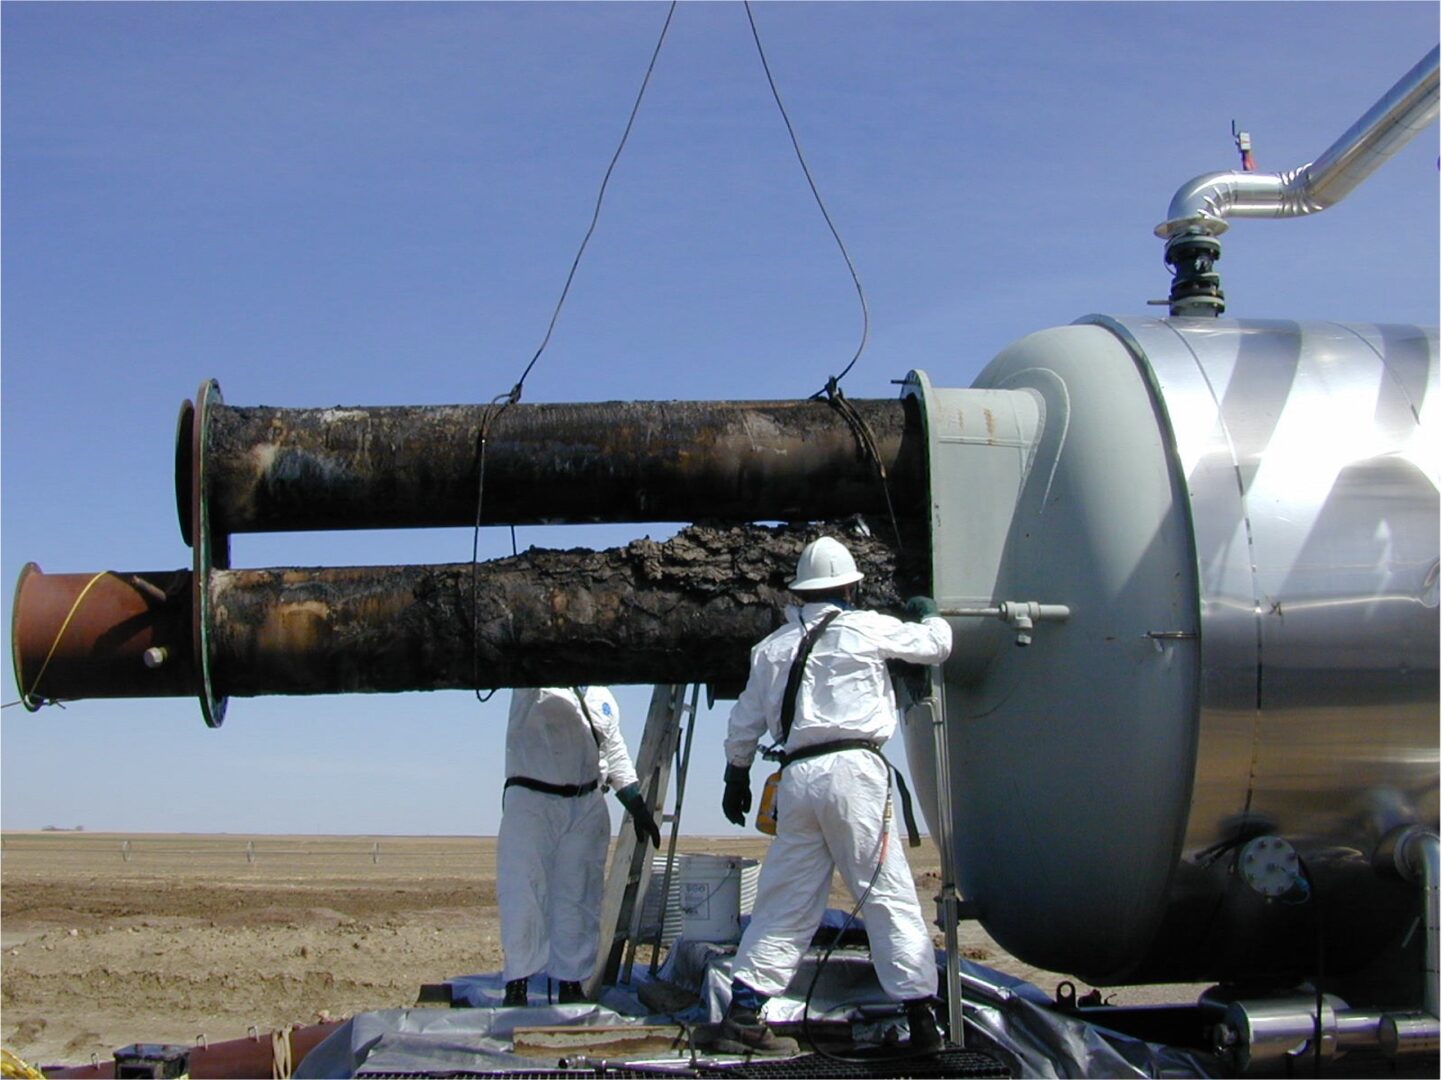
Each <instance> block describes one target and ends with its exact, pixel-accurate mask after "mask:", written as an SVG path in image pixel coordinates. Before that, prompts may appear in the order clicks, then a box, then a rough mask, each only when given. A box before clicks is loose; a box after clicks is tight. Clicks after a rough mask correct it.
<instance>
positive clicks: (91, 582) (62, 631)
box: [20, 570, 110, 710]
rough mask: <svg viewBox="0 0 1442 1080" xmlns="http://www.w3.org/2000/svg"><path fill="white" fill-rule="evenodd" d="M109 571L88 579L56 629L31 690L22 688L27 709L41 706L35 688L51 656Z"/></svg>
mask: <svg viewBox="0 0 1442 1080" xmlns="http://www.w3.org/2000/svg"><path fill="white" fill-rule="evenodd" d="M108 573H110V571H109V570H101V571H100V572H99V573H97V574H96V575H95V576H94V577H93V578H91V579H90V580H89V581H87V582H86V583H85V588H83V589H81V590H80V595H79V596H77V597H76V598H75V602H74V603H73V604H71V605H70V611H69V613H68V614H67V615H66V616H65V621H64V622H62V623H61V624H60V629H59V630H57V631H56V633H55V640H54V641H52V642H51V643H50V651H49V652H48V653H46V654H45V662H44V663H43V664H41V665H40V672H39V674H37V675H36V676H35V681H34V682H33V683H31V684H30V689H29V690H22V691H21V692H20V700H21V701H23V702H25V707H26V708H27V709H32V710H33V709H38V708H39V707H40V706H39V704H32V702H31V699H32V698H33V697H34V696H35V688H36V687H37V686H39V685H40V680H41V678H42V677H43V676H44V675H45V669H46V668H48V667H49V666H50V658H51V657H53V656H54V655H55V650H56V649H57V648H59V647H60V639H61V638H62V637H64V636H65V631H66V630H68V629H69V628H70V620H71V619H73V618H75V613H76V612H77V611H79V610H80V602H81V601H82V600H84V599H85V594H86V593H88V592H89V591H90V589H91V587H92V586H93V585H94V584H95V583H96V582H97V581H99V580H100V579H101V578H103V577H104V576H105V575H106V574H108Z"/></svg>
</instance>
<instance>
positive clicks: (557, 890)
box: [496, 686, 661, 1005]
mask: <svg viewBox="0 0 1442 1080" xmlns="http://www.w3.org/2000/svg"><path fill="white" fill-rule="evenodd" d="M620 720H621V713H620V707H619V706H618V705H617V704H616V699H615V697H614V696H612V694H611V691H610V690H608V689H606V688H605V687H604V686H589V687H586V686H583V687H575V688H565V687H544V688H541V689H527V690H517V691H515V692H514V693H513V694H512V696H511V715H510V720H509V723H508V724H507V727H506V787H505V791H504V792H503V793H502V796H501V797H502V800H503V801H502V807H503V810H502V813H501V834H500V838H499V842H498V844H497V854H496V900H497V902H498V903H499V905H500V908H501V949H502V951H503V952H504V953H505V968H504V977H505V980H506V997H505V1004H507V1005H524V1004H526V986H527V981H528V980H529V979H530V977H531V976H532V975H535V974H536V973H538V972H540V971H545V972H546V973H547V974H548V975H550V977H551V978H553V979H556V980H557V981H558V982H559V983H560V988H559V999H560V1001H561V1002H562V1003H563V1004H564V1003H567V1002H574V1001H583V1000H585V994H584V991H583V989H582V986H581V982H582V980H584V979H586V978H588V977H589V976H590V974H591V969H592V968H593V967H594V966H595V963H596V952H597V949H598V948H599V940H600V929H601V894H602V892H603V890H604V886H605V877H606V849H607V846H608V845H609V843H610V840H611V815H610V813H609V812H608V811H607V809H606V799H605V789H606V786H607V785H608V784H609V785H610V786H611V787H612V788H613V789H615V791H616V795H617V797H618V798H619V799H620V801H621V804H622V805H623V806H624V807H625V808H626V810H627V811H628V812H629V813H630V815H631V821H632V824H633V825H634V826H635V829H636V836H637V839H638V841H639V842H640V843H642V844H644V843H645V842H646V841H647V840H650V841H651V842H652V843H653V844H656V845H659V844H660V842H661V833H660V830H659V829H657V827H656V821H655V819H654V818H653V817H652V816H651V811H650V809H649V808H648V807H647V806H646V803H645V800H644V799H643V798H642V796H641V785H640V784H639V783H638V782H637V780H636V769H635V766H633V765H632V764H631V757H630V755H629V754H627V753H626V744H625V742H624V741H623V740H622V738H621V727H620Z"/></svg>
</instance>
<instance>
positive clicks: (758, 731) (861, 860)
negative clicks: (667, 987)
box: [726, 602, 951, 1001]
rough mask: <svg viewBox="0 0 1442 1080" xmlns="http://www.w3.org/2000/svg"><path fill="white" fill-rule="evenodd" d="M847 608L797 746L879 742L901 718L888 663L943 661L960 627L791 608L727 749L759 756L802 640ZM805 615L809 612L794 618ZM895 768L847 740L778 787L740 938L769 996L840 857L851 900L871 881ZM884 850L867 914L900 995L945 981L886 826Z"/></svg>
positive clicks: (741, 704) (814, 663) (819, 670)
mask: <svg viewBox="0 0 1442 1080" xmlns="http://www.w3.org/2000/svg"><path fill="white" fill-rule="evenodd" d="M833 610H840V612H841V613H840V614H839V615H837V616H836V618H835V619H834V620H833V621H832V623H831V624H830V625H829V626H828V627H827V628H826V630H825V631H824V632H823V633H822V634H821V636H820V638H818V639H817V641H816V644H815V646H814V647H813V648H812V651H811V656H810V659H809V660H808V662H807V664H806V668H805V673H804V675H803V678H802V681H801V686H800V689H799V691H798V693H797V703H796V715H795V719H794V720H793V721H792V727H791V737H790V739H789V740H788V742H787V745H786V747H785V749H786V750H787V751H790V752H795V751H797V750H801V749H804V748H805V747H808V746H817V745H819V744H821V743H825V742H832V741H835V740H838V739H853V738H863V739H867V740H869V741H871V742H873V743H875V744H877V745H878V746H879V745H880V744H881V743H883V742H885V741H886V740H887V739H888V738H890V737H891V733H892V732H893V731H894V730H895V729H896V720H897V707H896V696H895V692H894V691H893V689H892V685H891V678H890V675H889V673H888V672H887V669H886V661H888V660H892V659H896V660H908V661H911V662H913V663H917V664H938V663H941V662H942V661H943V660H945V659H946V658H947V656H949V655H950V653H951V627H950V626H949V625H948V624H947V622H946V620H945V619H942V618H940V617H937V616H932V617H930V618H927V619H925V620H923V621H922V622H920V623H906V622H902V621H901V620H899V619H894V618H892V617H891V616H889V615H882V614H880V613H878V612H872V611H855V610H851V609H849V608H843V607H841V606H840V605H838V604H835V603H831V602H822V603H811V604H807V605H805V606H804V607H803V608H801V609H800V612H799V613H798V612H796V610H795V609H792V610H791V611H789V612H788V613H787V615H788V621H787V624H786V625H785V626H783V627H781V628H780V629H779V630H777V631H775V632H774V633H773V634H771V635H770V636H769V637H767V638H766V639H765V640H763V641H762V642H761V643H760V644H759V645H757V646H756V647H755V648H754V649H752V650H751V675H750V678H749V680H748V681H747V684H746V689H745V691H743V692H742V694H741V697H740V698H739V699H738V700H737V702H736V705H735V707H734V708H732V710H731V717H730V723H729V728H728V733H727V738H726V758H727V760H728V761H729V762H730V763H731V764H732V765H736V766H740V767H743V768H749V767H750V766H751V763H752V760H753V759H754V757H755V754H756V746H757V743H758V742H759V741H760V739H761V737H762V735H763V733H765V732H768V731H769V733H770V735H771V738H772V740H773V741H774V740H777V739H779V738H780V736H781V698H782V694H783V691H784V690H785V688H786V677H787V674H788V672H789V671H790V668H791V662H792V659H793V658H794V657H795V655H796V652H797V649H798V647H799V646H800V644H801V638H802V636H803V635H804V633H805V631H806V629H807V628H809V627H810V626H812V625H813V624H814V623H815V621H816V620H817V619H819V618H821V617H822V616H824V615H825V614H826V613H827V612H828V611H833ZM798 614H799V618H798ZM890 789H891V776H890V772H889V770H888V769H887V766H886V763H885V762H883V761H882V760H881V758H879V757H878V756H877V755H876V754H873V753H871V752H870V751H867V750H844V751H840V752H836V753H827V754H823V755H820V756H818V757H813V758H806V759H804V760H801V761H797V762H794V763H792V764H790V765H788V766H787V767H786V768H785V770H784V771H783V772H782V774H781V784H780V788H779V790H778V792H777V800H776V805H777V828H776V838H775V839H774V840H772V842H771V847H770V850H769V851H768V852H767V853H766V860H765V862H764V864H763V865H762V867H761V876H760V878H759V880H758V882H757V891H756V902H755V907H754V908H753V909H752V912H751V924H750V925H749V926H748V927H747V928H746V933H745V934H744V935H743V936H742V938H741V946H740V949H739V951H738V952H737V955H736V963H735V966H734V967H733V969H732V975H733V977H734V978H736V979H738V980H740V981H741V982H743V983H745V984H746V985H747V986H750V987H752V988H753V989H755V990H758V991H760V992H761V993H762V994H765V995H768V996H774V995H777V994H780V993H782V992H783V991H784V990H785V989H786V986H787V984H788V983H789V982H790V981H791V978H792V976H793V975H794V974H795V973H796V968H797V966H798V964H799V963H800V960H801V956H802V954H803V953H804V952H805V950H806V948H807V946H808V945H809V944H810V942H811V938H812V936H813V935H814V934H815V933H816V929H817V927H818V926H819V925H820V924H821V917H822V915H823V914H824V913H825V910H826V896H827V893H829V892H830V889H831V873H832V870H833V868H834V869H836V870H839V871H840V872H841V877H842V879H843V880H844V881H845V882H846V885H847V888H848V889H850V890H851V895H852V897H853V898H859V897H860V896H861V895H862V893H863V892H865V890H866V886H867V883H868V882H870V881H871V875H872V873H873V872H875V871H876V866H877V859H878V857H879V856H880V855H881V847H882V843H881V837H882V829H883V818H884V816H885V807H886V801H887V797H888V795H889V793H890ZM885 828H886V832H887V840H886V844H885V849H886V850H885V856H884V860H883V862H882V867H881V870H880V872H879V873H878V874H877V876H876V883H875V885H874V886H873V888H872V890H871V895H870V896H869V897H868V898H867V901H866V903H865V904H864V905H862V909H861V910H862V918H863V920H864V921H865V923H866V932H867V936H868V937H869V939H870V942H871V955H872V960H873V963H874V964H875V966H876V974H877V978H878V979H879V980H880V982H881V986H882V989H884V990H885V991H886V993H887V995H888V996H890V997H891V998H892V999H894V1000H897V1001H906V1000H911V999H915V998H922V997H929V996H932V995H934V994H935V993H936V960H935V954H934V951H933V948H932V943H931V932H930V930H929V928H928V927H927V924H926V920H925V919H924V918H923V917H922V913H921V904H920V903H919V902H918V901H917V898H916V886H915V884H914V883H913V881H912V877H911V869H910V867H909V866H908V865H907V862H906V854H905V852H904V851H903V848H902V841H901V839H900V838H899V837H898V834H897V829H896V824H895V820H894V815H893V817H892V819H890V820H888V821H887V824H886V826H885Z"/></svg>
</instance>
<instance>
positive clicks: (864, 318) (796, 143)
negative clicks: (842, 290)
mask: <svg viewBox="0 0 1442 1080" xmlns="http://www.w3.org/2000/svg"><path fill="white" fill-rule="evenodd" d="M743 2H744V6H745V8H746V21H747V22H749V23H750V24H751V37H752V40H754V41H755V42H756V55H757V56H759V57H760V58H761V69H762V70H763V71H764V72H765V73H766V82H767V85H769V86H770V87H771V96H772V98H773V99H775V101H776V108H777V110H778V111H779V112H780V113H781V120H782V122H783V123H785V125H786V134H788V135H790V136H791V147H792V149H794V150H795V151H796V160H797V161H799V162H800V163H801V172H802V174H803V175H805V177H806V183H807V184H808V185H810V187H811V194H812V196H813V197H814V198H815V199H816V206H817V208H818V209H820V211H821V216H822V217H823V218H824V219H825V220H826V227H827V228H828V229H830V230H831V236H832V238H833V239H834V240H835V241H836V246H837V247H838V248H839V249H840V250H841V257H842V258H843V259H845V260H846V269H848V270H849V271H851V281H852V283H853V284H854V285H855V286H856V297H857V299H858V300H860V301H861V341H860V343H859V344H858V345H857V346H856V352H855V353H854V354H853V355H852V357H851V360H850V361H849V362H848V363H847V365H846V367H844V368H842V369H841V374H840V375H834V376H832V378H831V382H833V383H839V382H840V381H841V380H842V379H844V378H846V375H847V373H848V372H849V371H851V369H852V368H853V367H855V366H856V361H857V360H859V359H861V354H862V352H863V351H864V350H865V349H866V341H867V338H868V337H870V334H871V312H870V311H869V310H868V308H867V306H866V293H865V291H864V290H863V289H862V288H861V278H860V276H858V274H857V273H856V266H855V264H854V263H852V261H851V255H850V254H849V253H848V252H847V250H846V244H845V243H843V242H842V239H841V234H840V233H839V232H837V230H836V226H835V225H834V224H833V223H832V221H831V215H830V214H829V213H828V212H827V210H826V203H825V202H823V201H822V198H821V192H820V191H819V190H817V187H816V181H815V180H813V179H812V178H811V169H810V168H809V167H808V166H807V164H806V155H805V154H803V153H802V152H801V142H800V140H798V139H797V138H796V129H795V128H793V127H792V126H791V117H790V116H788V115H787V113H786V106H785V105H783V104H782V103H781V93H780V91H779V90H777V89H776V80H775V79H774V78H772V76H771V65H770V64H769V63H767V62H766V50H765V49H764V48H762V47H761V32H760V31H759V30H757V28H756V18H755V16H754V15H753V14H752V11H751V0H743ZM825 393H826V390H825V389H822V390H818V391H817V392H816V393H815V394H813V395H811V397H812V400H816V399H818V398H820V397H821V396H822V395H824V394H825Z"/></svg>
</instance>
